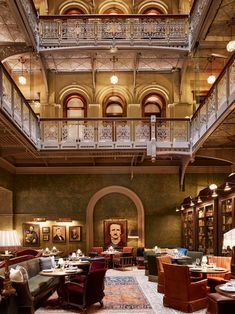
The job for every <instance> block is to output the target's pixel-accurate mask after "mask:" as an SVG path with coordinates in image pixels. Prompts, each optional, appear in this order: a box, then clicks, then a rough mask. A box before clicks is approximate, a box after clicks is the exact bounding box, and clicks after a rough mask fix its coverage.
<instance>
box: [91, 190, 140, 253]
mask: <svg viewBox="0 0 235 314" xmlns="http://www.w3.org/2000/svg"><path fill="white" fill-rule="evenodd" d="M110 193H120V194H124V195H125V196H127V197H129V198H130V199H131V200H132V201H133V203H134V204H135V206H136V209H137V214H138V218H137V222H138V234H139V239H138V246H144V245H145V236H144V207H143V204H142V202H141V200H140V198H139V197H138V195H137V194H136V193H134V192H133V191H131V190H129V189H128V188H125V187H123V186H118V185H112V186H108V187H105V188H103V189H101V190H99V191H98V192H96V193H95V194H94V195H93V196H92V198H91V199H90V201H89V203H88V206H87V210H86V247H87V251H88V250H89V249H90V248H91V247H92V246H93V229H94V226H93V214H94V208H95V205H96V203H97V202H98V201H99V200H100V199H101V198H102V197H103V196H105V195H107V194H110Z"/></svg>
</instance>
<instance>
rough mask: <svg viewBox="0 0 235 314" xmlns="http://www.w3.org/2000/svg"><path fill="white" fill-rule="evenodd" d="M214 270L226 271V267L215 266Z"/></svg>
mask: <svg viewBox="0 0 235 314" xmlns="http://www.w3.org/2000/svg"><path fill="white" fill-rule="evenodd" d="M213 270H215V271H224V268H221V267H216V268H213Z"/></svg>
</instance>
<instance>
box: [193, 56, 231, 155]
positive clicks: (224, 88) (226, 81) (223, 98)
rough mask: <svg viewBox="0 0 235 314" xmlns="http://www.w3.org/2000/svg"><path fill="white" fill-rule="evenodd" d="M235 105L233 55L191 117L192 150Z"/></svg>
mask: <svg viewBox="0 0 235 314" xmlns="http://www.w3.org/2000/svg"><path fill="white" fill-rule="evenodd" d="M234 106H235V55H233V56H232V57H231V59H230V60H229V62H228V64H227V65H226V66H225V68H224V70H223V71H222V73H221V74H220V76H219V77H218V79H217V80H216V82H215V83H214V85H213V86H212V87H211V89H210V91H209V93H208V96H207V97H206V99H205V100H204V103H202V105H200V107H199V108H198V109H197V111H196V112H195V113H194V115H193V117H192V129H191V136H192V144H193V150H195V149H196V148H198V146H199V145H201V142H202V141H203V140H204V139H205V137H206V134H207V132H208V131H209V130H211V129H212V128H215V127H217V126H218V123H221V122H222V120H223V119H224V118H225V117H226V116H227V115H228V114H229V113H230V112H231V110H232V109H234Z"/></svg>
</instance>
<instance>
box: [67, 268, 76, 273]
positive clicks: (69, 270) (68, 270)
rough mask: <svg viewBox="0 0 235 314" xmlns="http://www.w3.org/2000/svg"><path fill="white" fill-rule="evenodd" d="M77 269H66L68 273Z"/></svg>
mask: <svg viewBox="0 0 235 314" xmlns="http://www.w3.org/2000/svg"><path fill="white" fill-rule="evenodd" d="M76 271H77V269H66V270H65V272H66V273H75V272H76Z"/></svg>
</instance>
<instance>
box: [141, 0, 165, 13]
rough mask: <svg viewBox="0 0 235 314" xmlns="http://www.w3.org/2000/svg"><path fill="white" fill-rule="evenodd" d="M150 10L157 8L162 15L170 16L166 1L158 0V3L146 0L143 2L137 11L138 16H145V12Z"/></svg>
mask: <svg viewBox="0 0 235 314" xmlns="http://www.w3.org/2000/svg"><path fill="white" fill-rule="evenodd" d="M149 8H156V9H159V10H160V11H161V12H162V14H168V6H167V4H166V3H164V1H161V0H158V1H149V0H145V1H143V2H142V3H141V4H140V5H139V7H138V9H137V13H138V14H143V12H144V11H146V10H148V9H149Z"/></svg>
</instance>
